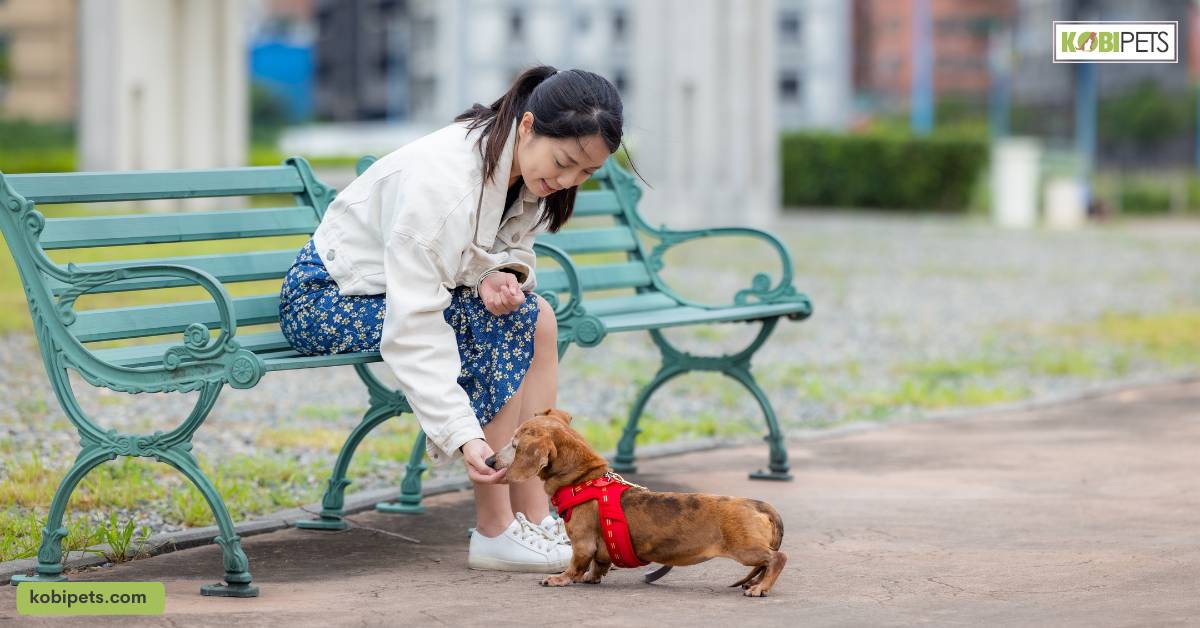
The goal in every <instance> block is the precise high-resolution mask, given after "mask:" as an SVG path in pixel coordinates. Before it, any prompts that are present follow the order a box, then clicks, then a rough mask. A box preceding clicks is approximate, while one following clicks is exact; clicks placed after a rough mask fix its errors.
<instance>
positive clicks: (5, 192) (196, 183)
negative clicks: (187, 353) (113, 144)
mask: <svg viewBox="0 0 1200 628" xmlns="http://www.w3.org/2000/svg"><path fill="white" fill-rule="evenodd" d="M334 194H335V190H333V189H332V188H329V187H327V186H324V185H322V184H321V183H320V182H318V181H317V180H316V178H315V177H314V176H313V174H312V171H311V169H310V168H309V166H308V164H307V162H305V161H304V160H303V159H289V160H288V161H287V162H286V163H285V165H282V166H275V167H253V168H232V169H213V170H191V171H186V170H185V171H152V172H81V173H65V174H30V175H7V176H3V181H0V196H3V197H4V198H0V201H2V202H3V203H5V204H6V205H7V206H8V208H9V212H8V213H7V215H6V216H5V219H3V220H0V226H3V230H4V236H5V239H6V240H7V242H8V244H9V248H10V249H11V251H12V254H13V257H14V259H15V260H16V262H17V266H18V270H19V271H20V273H21V275H22V280H23V283H24V284H25V285H26V290H27V291H33V292H34V293H35V294H30V295H29V296H30V301H31V303H30V306H31V307H35V306H36V303H35V302H34V301H35V297H37V296H39V295H38V294H36V293H37V292H42V294H41V295H40V296H42V297H44V298H45V297H48V299H49V300H48V301H47V300H44V299H37V300H38V301H40V302H41V303H42V304H43V306H44V305H45V304H46V303H55V302H56V301H59V300H60V297H62V296H63V295H64V294H67V295H70V294H71V293H72V292H78V288H72V286H71V282H70V281H64V280H63V277H64V275H67V276H69V274H70V273H71V271H72V269H76V268H78V269H86V270H102V269H106V268H113V267H118V266H121V265H122V263H128V262H130V261H137V262H139V263H159V264H181V265H187V266H192V267H196V268H199V269H202V270H204V271H206V272H208V273H209V274H211V275H212V276H213V277H215V278H216V279H217V280H219V281H220V282H221V283H222V284H224V285H225V286H226V287H227V288H228V289H229V290H230V292H231V294H233V295H235V298H234V306H235V307H234V311H235V314H236V321H237V323H238V325H239V327H241V326H249V325H260V324H268V325H269V324H271V323H274V324H276V325H277V324H278V318H279V315H278V303H279V281H280V280H281V279H282V277H283V275H284V274H285V273H286V272H287V269H288V268H289V267H290V266H291V263H292V262H293V261H294V259H295V257H296V253H297V252H298V251H299V247H300V246H301V245H302V244H303V242H304V241H305V240H306V238H307V236H309V235H311V234H312V232H313V231H314V230H315V229H316V226H317V224H318V223H319V222H320V219H321V216H322V215H323V213H324V211H325V208H326V206H327V205H328V204H329V201H330V200H332V198H333V196H334ZM191 198H214V199H218V200H216V201H213V203H215V204H217V205H221V206H225V207H231V208H230V209H206V210H204V211H173V212H163V213H134V212H131V211H130V206H131V205H132V204H133V202H134V201H147V200H156V199H191ZM92 203H110V204H113V206H112V207H103V210H104V211H103V212H102V213H96V212H93V214H92V215H86V213H87V207H86V204H92ZM30 204H32V205H30ZM60 204H85V205H76V206H74V207H71V208H70V210H71V211H68V212H63V213H66V214H81V213H82V214H85V215H67V216H64V217H57V218H54V217H52V218H45V217H44V215H43V213H42V211H40V210H39V209H37V208H40V209H41V210H45V211H46V212H47V213H52V215H53V213H59V212H52V210H51V209H50V208H47V207H46V206H48V205H60ZM17 217H21V220H19V221H18V220H14V218H17ZM277 236H292V237H291V238H288V237H283V238H279V237H277ZM264 237H270V238H271V240H269V241H266V242H264V241H256V240H251V239H252V238H264ZM167 243H171V244H167ZM134 245H142V246H134ZM145 245H150V246H145ZM154 245H158V246H154ZM163 245H166V246H163ZM181 245H182V246H181ZM155 249H158V251H155ZM189 249H190V250H189ZM164 251H165V254H164ZM156 252H157V253H158V255H155V253H156ZM83 260H103V261H83ZM265 280H271V281H265ZM240 282H259V283H258V284H253V283H247V284H243V285H242V286H236V287H235V286H234V285H233V284H237V283H240ZM195 285H196V284H195V283H194V282H190V281H188V280H187V279H184V278H175V277H140V278H132V279H124V280H120V281H115V282H112V283H105V284H103V285H98V286H96V287H94V288H92V289H91V290H88V291H87V293H86V294H85V295H84V296H82V297H81V298H80V305H81V306H82V305H83V304H84V302H85V301H86V300H88V299H89V296H88V295H96V294H102V293H109V294H107V295H106V296H105V297H104V298H103V299H102V301H103V303H104V304H105V305H106V306H107V307H100V308H94V309H84V308H83V307H79V308H72V306H73V305H74V304H73V303H71V301H73V299H70V298H68V299H66V301H67V303H66V304H65V307H64V304H62V303H56V305H55V308H54V309H57V310H59V312H60V316H59V318H60V319H61V320H62V321H63V323H64V324H65V325H66V329H67V331H68V332H69V333H70V335H72V336H73V337H74V338H75V339H76V340H78V341H79V342H82V343H92V342H99V341H112V340H120V339H130V338H145V337H151V336H158V335H164V334H169V335H172V336H174V337H175V338H176V339H177V338H178V335H177V334H178V333H179V332H182V331H183V330H185V329H186V328H187V327H188V325H189V324H191V323H203V324H205V325H207V326H209V328H210V329H211V330H216V329H217V328H218V325H219V322H220V315H219V312H218V310H217V307H216V306H215V305H214V302H213V299H212V298H211V297H208V295H207V293H205V292H203V291H202V290H201V289H199V288H195V287H194V286H195ZM183 287H187V288H183ZM181 288H182V289H181ZM114 293H116V294H114ZM181 299H183V300H181ZM126 302H127V303H137V304H139V305H137V306H124V307H112V306H113V305H114V304H121V303H126ZM43 309H47V308H44V307H43ZM36 318H37V316H36V313H35V319H36ZM118 344H120V343H118Z"/></svg>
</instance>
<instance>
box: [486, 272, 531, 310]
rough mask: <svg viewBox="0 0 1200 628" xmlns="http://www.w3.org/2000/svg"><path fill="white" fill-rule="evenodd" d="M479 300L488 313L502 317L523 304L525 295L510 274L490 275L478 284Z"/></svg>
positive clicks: (514, 277)
mask: <svg viewBox="0 0 1200 628" xmlns="http://www.w3.org/2000/svg"><path fill="white" fill-rule="evenodd" d="M479 298H480V299H482V300H483V305H484V307H486V308H487V309H488V311H489V312H491V313H492V314H495V315H496V316H503V315H505V314H508V313H509V312H512V311H513V310H516V309H517V308H519V307H521V306H522V305H523V304H524V303H525V293H524V292H522V291H521V284H519V283H517V277H516V276H515V275H513V274H512V273H506V272H503V271H501V272H498V273H492V274H490V275H488V276H487V277H486V278H484V280H483V283H481V284H479Z"/></svg>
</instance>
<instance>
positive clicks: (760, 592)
mask: <svg viewBox="0 0 1200 628" xmlns="http://www.w3.org/2000/svg"><path fill="white" fill-rule="evenodd" d="M742 595H744V596H746V597H767V592H766V590H765V589H763V588H762V585H758V584H756V585H754V586H752V587H750V588H749V589H746V590H745V591H743V592H742Z"/></svg>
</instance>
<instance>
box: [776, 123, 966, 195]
mask: <svg viewBox="0 0 1200 628" xmlns="http://www.w3.org/2000/svg"><path fill="white" fill-rule="evenodd" d="M987 153H988V149H987V142H986V141H985V140H977V139H959V138H938V137H933V138H914V137H893V136H885V135H839V134H832V133H811V132H794V133H785V134H784V135H783V136H782V138H781V145H780V162H781V167H782V181H781V182H782V188H783V190H782V192H783V199H782V200H783V204H784V206H785V207H804V206H820V207H878V208H904V209H932V210H939V211H963V210H966V209H967V207H968V205H969V203H970V195H971V189H972V187H973V186H974V185H975V182H976V179H977V178H978V177H979V176H980V174H981V171H982V169H983V167H984V165H985V164H986V162H987Z"/></svg>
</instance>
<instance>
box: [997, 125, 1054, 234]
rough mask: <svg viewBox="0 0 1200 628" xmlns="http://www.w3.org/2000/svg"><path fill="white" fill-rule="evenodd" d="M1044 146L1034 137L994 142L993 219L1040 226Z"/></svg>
mask: <svg viewBox="0 0 1200 628" xmlns="http://www.w3.org/2000/svg"><path fill="white" fill-rule="evenodd" d="M1041 152H1042V149H1041V145H1040V144H1039V143H1038V141H1037V139H1035V138H1031V137H1009V138H1003V139H999V140H996V141H995V142H994V143H993V144H992V170H991V187H992V218H993V219H994V220H995V221H996V223H997V224H999V225H1001V226H1003V227H1009V228H1014V229H1031V228H1033V227H1035V226H1036V225H1037V217H1038V216H1037V214H1038V211H1037V209H1038V183H1039V178H1040V177H1041Z"/></svg>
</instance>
